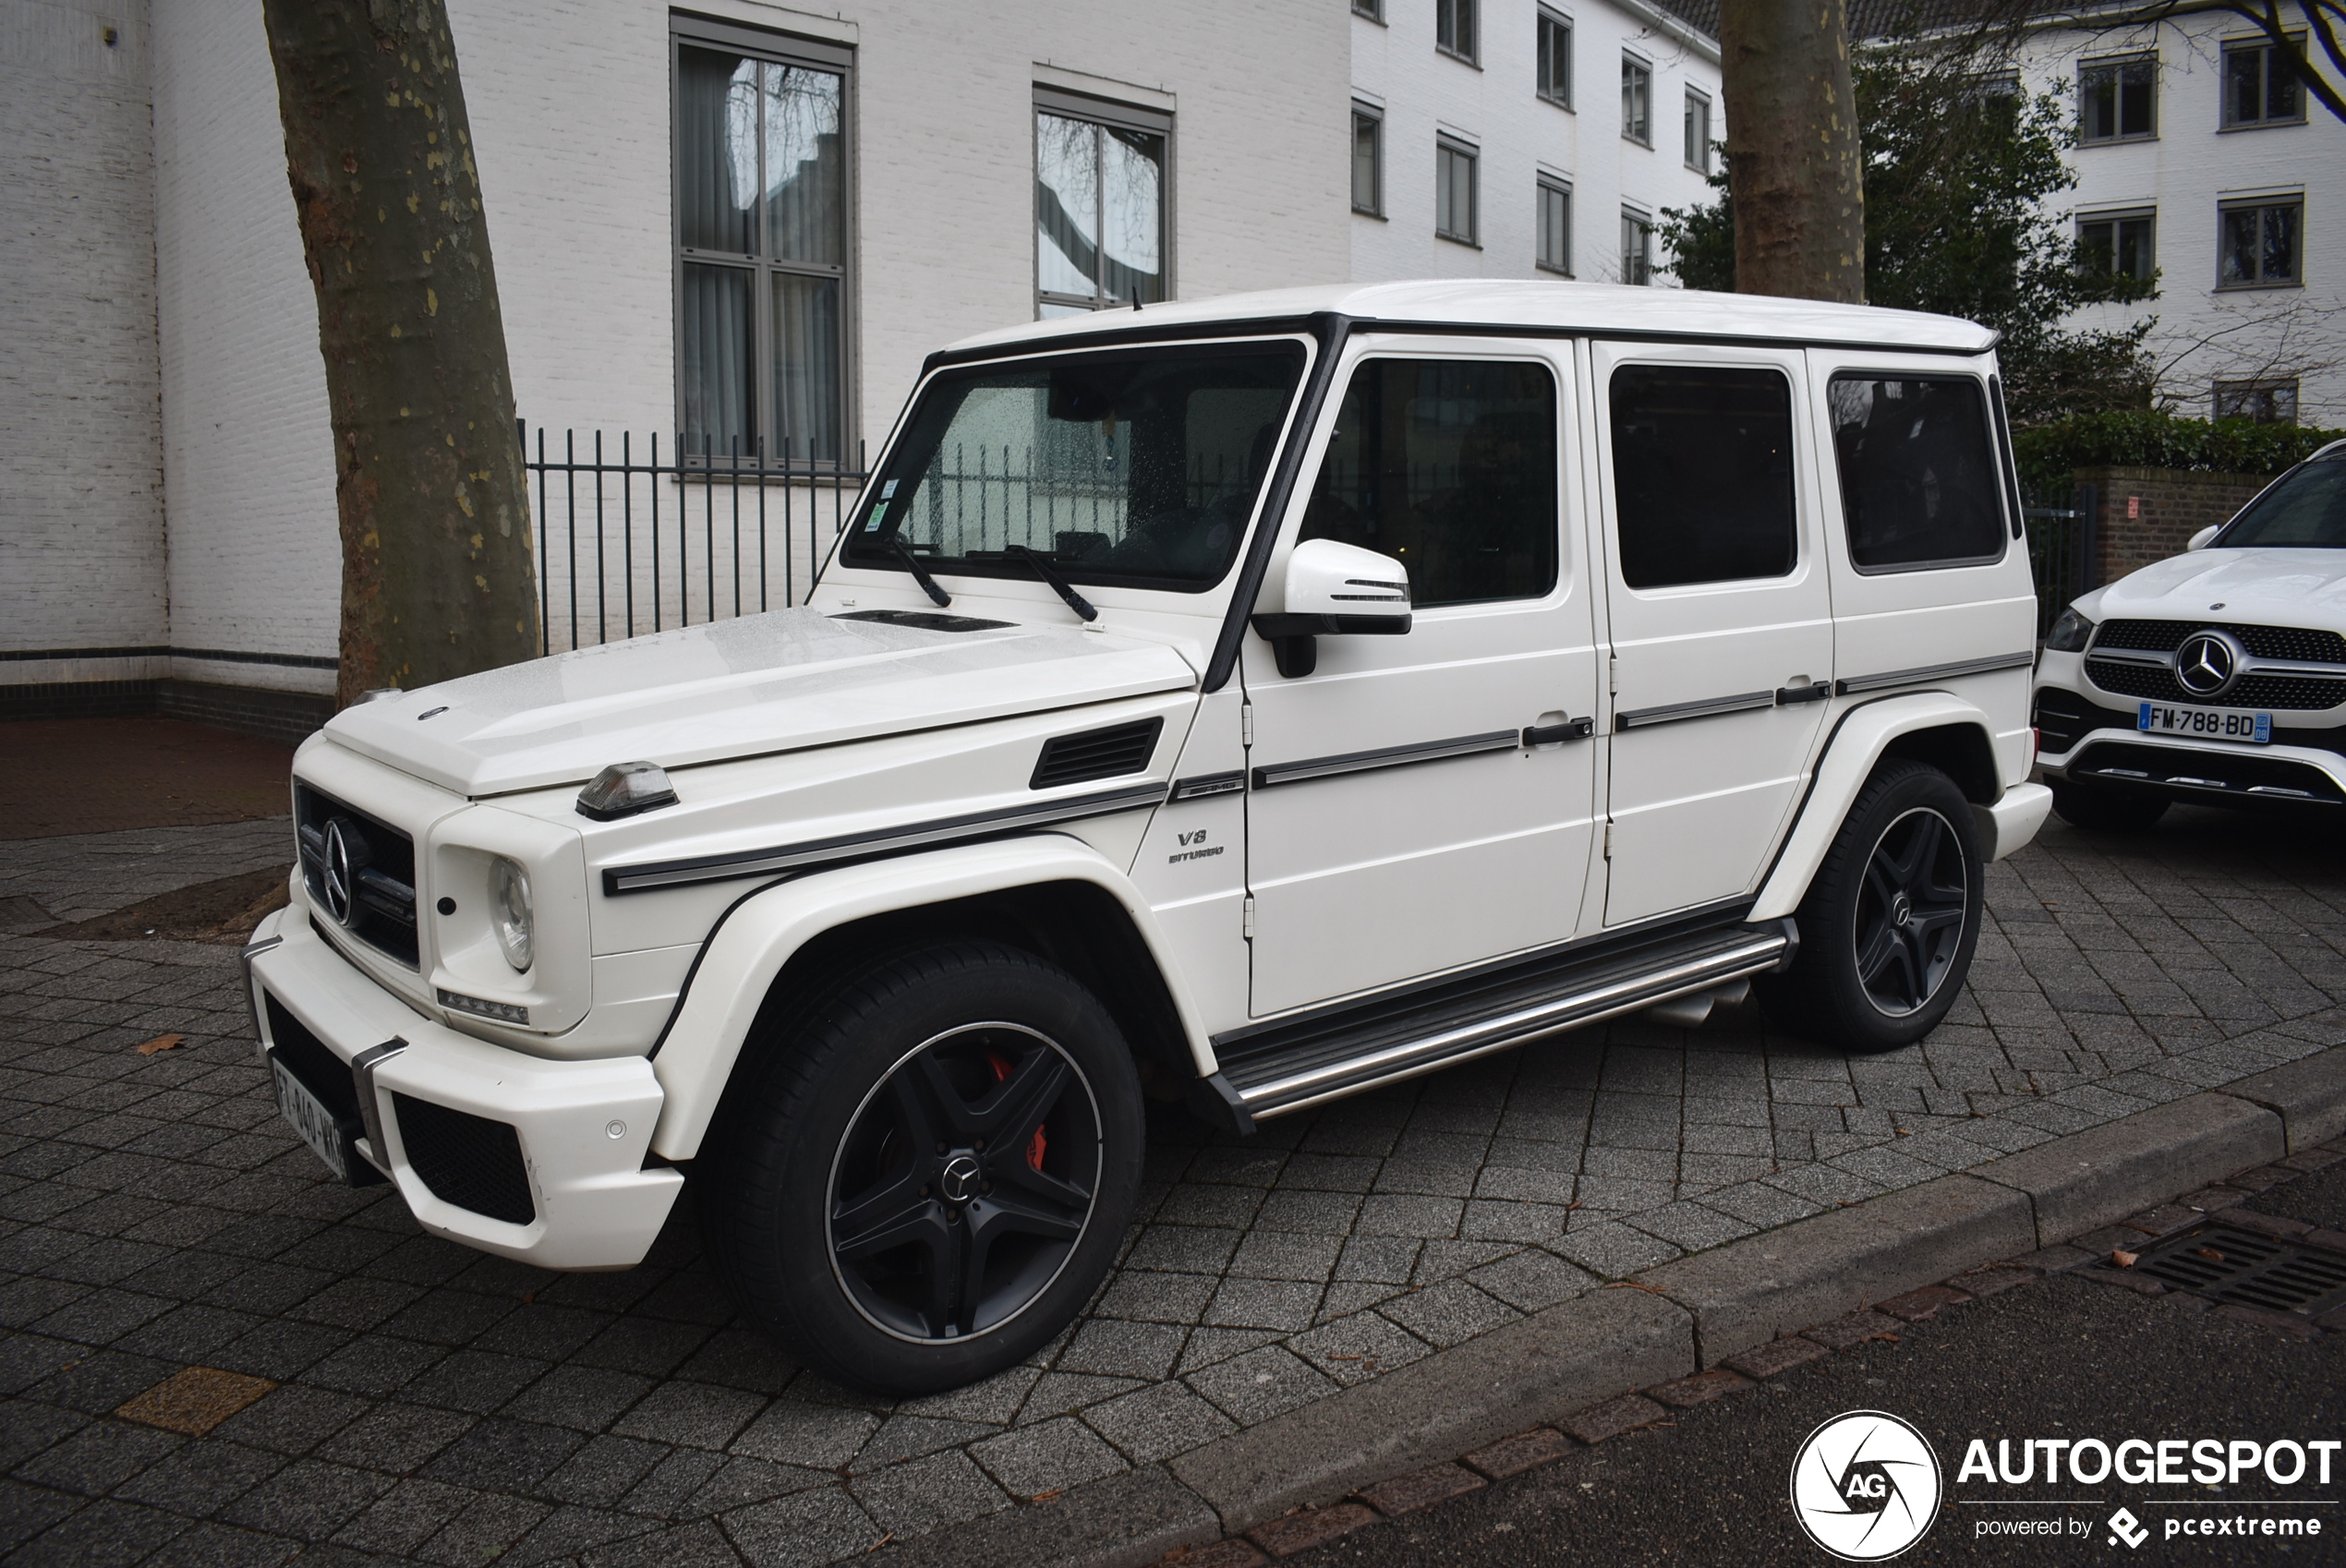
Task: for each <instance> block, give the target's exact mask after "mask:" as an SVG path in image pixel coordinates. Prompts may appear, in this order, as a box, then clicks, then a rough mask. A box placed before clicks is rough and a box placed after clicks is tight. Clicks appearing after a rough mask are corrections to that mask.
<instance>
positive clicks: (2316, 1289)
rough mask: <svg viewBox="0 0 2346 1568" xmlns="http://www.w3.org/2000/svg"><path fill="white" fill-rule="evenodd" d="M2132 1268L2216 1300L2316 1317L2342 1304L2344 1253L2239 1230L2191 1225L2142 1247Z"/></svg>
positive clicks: (2345, 1297) (2345, 1280) (2345, 1273)
mask: <svg viewBox="0 0 2346 1568" xmlns="http://www.w3.org/2000/svg"><path fill="white" fill-rule="evenodd" d="M2134 1271H2135V1272H2137V1273H2145V1274H2148V1275H2150V1276H2151V1278H2153V1279H2156V1280H2161V1281H2164V1282H2165V1283H2166V1284H2168V1285H2174V1286H2176V1287H2177V1288H2178V1289H2182V1290H2191V1291H2196V1292H2198V1293H2199V1294H2200V1295H2202V1296H2208V1297H2214V1298H2215V1299H2217V1300H2219V1301H2233V1302H2238V1303H2239V1304H2240V1305H2242V1306H2243V1307H2263V1308H2266V1309H2268V1310H2271V1311H2275V1312H2297V1313H2302V1314H2304V1316H2306V1317H2309V1318H2311V1317H2318V1316H2320V1315H2321V1314H2322V1313H2324V1312H2327V1311H2328V1310H2329V1309H2331V1308H2333V1307H2340V1306H2346V1253H2338V1252H2326V1251H2323V1250H2321V1249H2319V1248H2312V1247H2306V1246H2303V1245H2301V1244H2299V1243H2297V1242H2294V1241H2285V1240H2283V1239H2281V1238H2280V1237H2279V1236H2264V1235H2260V1234H2259V1233H2257V1232H2255V1231H2253V1230H2240V1229H2237V1228H2235V1227H2233V1226H2231V1225H2226V1224H2196V1225H2194V1226H2192V1227H2191V1228H2190V1229H2189V1230H2186V1231H2184V1232H2183V1233H2182V1234H2181V1235H2179V1236H2167V1237H2165V1238H2163V1239H2161V1240H2159V1241H2158V1242H2156V1243H2154V1244H2152V1245H2151V1246H2150V1247H2148V1248H2145V1249H2144V1251H2143V1254H2142V1257H2141V1258H2140V1259H2139V1260H2137V1261H2136V1262H2135V1264H2134Z"/></svg>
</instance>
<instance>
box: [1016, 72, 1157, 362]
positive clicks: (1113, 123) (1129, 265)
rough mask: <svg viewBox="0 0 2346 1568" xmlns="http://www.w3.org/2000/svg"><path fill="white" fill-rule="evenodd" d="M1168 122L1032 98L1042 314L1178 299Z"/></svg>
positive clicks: (1038, 95)
mask: <svg viewBox="0 0 2346 1568" xmlns="http://www.w3.org/2000/svg"><path fill="white" fill-rule="evenodd" d="M1172 130H1173V122H1172V118H1171V116H1169V115H1155V114H1151V113H1149V112H1148V111H1146V110H1142V109H1131V108H1124V107H1120V106H1111V105H1109V104H1106V103H1099V102H1097V101H1095V100H1089V99H1082V98H1078V97H1076V96H1075V95H1073V94H1071V93H1058V92H1052V91H1049V90H1046V89H1043V88H1037V89H1035V91H1034V313H1035V315H1036V316H1037V317H1038V318H1046V319H1047V318H1049V317H1053V316H1074V315H1080V314H1082V312H1084V311H1086V310H1101V309H1106V308H1107V307H1109V306H1113V305H1131V304H1143V305H1147V304H1154V303H1155V302H1156V301H1158V300H1161V299H1164V298H1166V297H1167V296H1169V295H1170V293H1171V286H1170V285H1171V278H1170V273H1171V268H1170V266H1169V261H1170V257H1169V255H1168V252H1169V251H1170V249H1171V247H1170V245H1169V244H1168V243H1167V238H1168V233H1167V232H1168V230H1169V228H1170V226H1171V225H1170V224H1169V223H1167V211H1166V207H1167V201H1166V197H1167V188H1168V184H1169V182H1168V180H1167V174H1168V172H1169V170H1168V162H1169V159H1170V154H1171V143H1172Z"/></svg>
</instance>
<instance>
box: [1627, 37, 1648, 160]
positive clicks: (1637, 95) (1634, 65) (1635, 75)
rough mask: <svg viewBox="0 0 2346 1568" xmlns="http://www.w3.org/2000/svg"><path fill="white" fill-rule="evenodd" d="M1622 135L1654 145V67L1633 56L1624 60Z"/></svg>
mask: <svg viewBox="0 0 2346 1568" xmlns="http://www.w3.org/2000/svg"><path fill="white" fill-rule="evenodd" d="M1621 134H1622V135H1623V136H1625V137H1627V138H1628V139H1630V140H1631V141H1636V142H1642V143H1643V144H1645V145H1646V146H1648V147H1651V146H1652V145H1653V67H1652V66H1649V65H1647V64H1646V63H1645V62H1644V61H1643V60H1640V59H1639V58H1637V57H1636V56H1635V55H1631V54H1624V55H1623V56H1621Z"/></svg>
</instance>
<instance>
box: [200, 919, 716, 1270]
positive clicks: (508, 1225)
mask: <svg viewBox="0 0 2346 1568" xmlns="http://www.w3.org/2000/svg"><path fill="white" fill-rule="evenodd" d="M253 936H254V941H253V946H252V947H248V949H247V953H248V958H247V959H246V971H247V986H248V993H249V1000H250V1001H251V1003H252V1007H253V1012H254V1016H255V1019H256V1020H257V1023H258V1026H259V1031H260V1039H261V1046H262V1049H263V1051H264V1052H275V1053H276V1054H277V1055H278V1056H279V1058H280V1059H281V1060H283V1061H284V1062H285V1063H286V1064H287V1065H288V1067H289V1068H290V1069H292V1070H294V1071H295V1073H296V1077H299V1078H301V1079H302V1080H304V1082H305V1084H306V1086H307V1087H308V1088H310V1089H311V1090H312V1092H313V1093H315V1094H317V1095H318V1097H319V1098H320V1099H321V1100H326V1101H328V1102H329V1104H330V1105H331V1106H349V1107H355V1108H356V1111H357V1117H358V1119H359V1122H360V1123H361V1124H362V1125H363V1128H364V1135H363V1136H357V1137H354V1138H353V1139H352V1140H351V1147H352V1149H353V1151H354V1152H355V1154H356V1155H357V1157H359V1158H361V1159H363V1160H364V1161H366V1162H367V1163H368V1164H369V1165H371V1166H372V1167H373V1168H374V1169H376V1170H380V1171H381V1172H382V1173H383V1174H384V1175H385V1176H389V1177H390V1178H391V1179H392V1180H393V1182H395V1183H397V1184H398V1187H399V1194H400V1196H401V1197H402V1198H404V1199H405V1200H407V1206H408V1208H409V1209H410V1210H412V1211H413V1212H414V1213H415V1216H416V1219H417V1222H418V1223H419V1224H422V1225H423V1226H424V1228H425V1229H427V1230H430V1231H433V1232H436V1233H438V1234H439V1235H441V1236H447V1237H449V1238H450V1239H452V1240H455V1241H461V1242H463V1243H464V1244H465V1245H466V1246H468V1247H477V1248H480V1249H481V1250H483V1251H486V1252H494V1253H498V1254H500V1255H501V1256H503V1257H507V1258H514V1259H518V1260H521V1261H523V1262H526V1263H534V1264H537V1265H538V1267H540V1268H547V1269H623V1268H629V1267H632V1266H634V1265H635V1264H636V1263H639V1262H641V1261H643V1258H644V1254H645V1253H646V1252H647V1250H649V1249H650V1247H651V1244H652V1241H653V1238H654V1237H656V1236H659V1229H660V1226H661V1225H662V1224H665V1223H666V1221H667V1218H668V1212H669V1211H670V1210H671V1208H672V1207H674V1205H675V1202H676V1195H677V1193H678V1192H679V1191H681V1190H682V1189H683V1184H684V1182H683V1174H682V1173H681V1172H679V1171H677V1170H674V1169H673V1168H670V1167H666V1166H662V1167H658V1168H655V1169H650V1170H647V1169H645V1168H644V1161H645V1158H646V1156H647V1154H648V1153H649V1152H650V1149H651V1136H652V1128H653V1126H654V1124H655V1123H657V1122H658V1121H659V1109H660V1104H661V1101H662V1099H663V1098H664V1096H663V1094H662V1092H661V1091H660V1087H659V1081H658V1080H656V1079H655V1078H654V1077H653V1075H652V1065H651V1063H650V1061H649V1060H647V1058H645V1057H642V1056H615V1057H610V1058H605V1059H602V1060H596V1061H546V1060H541V1059H539V1058H538V1057H535V1056H529V1055H524V1054H522V1053H520V1052H518V1051H510V1050H506V1049H504V1048H502V1047H500V1046H496V1045H490V1044H485V1043H482V1042H480V1041H478V1040H475V1039H473V1038H471V1037H470V1036H468V1035H464V1034H459V1033H457V1032H456V1031H453V1030H452V1029H449V1028H447V1027H446V1026H445V1025H442V1024H439V1023H435V1022H433V1021H431V1020H430V1019H426V1018H423V1017H421V1016H420V1015H418V1014H417V1012H415V1011H414V1010H413V1009H412V1008H410V1007H407V1006H406V1005H405V1003H404V1002H402V1001H400V1000H399V998H397V997H396V996H393V995H391V994H390V993H389V992H386V991H384V990H383V989H382V988H381V986H379V985H377V984H376V983H374V982H373V981H371V980H369V979H368V978H367V977H366V976H365V975H364V974H362V973H361V972H359V971H357V969H355V968H353V967H352V966H351V965H350V964H349V963H348V962H347V961H346V960H345V959H343V958H342V957H341V956H340V955H339V954H337V953H336V952H335V951H334V950H333V948H332V947H328V946H327V945H326V943H325V942H324V941H323V940H321V939H320V937H319V935H318V934H317V933H316V932H315V931H314V930H313V929H311V927H310V924H309V921H308V916H307V914H306V913H305V912H304V911H302V910H301V909H300V908H299V907H298V906H296V907H295V908H293V909H288V910H281V911H278V912H277V913H275V914H273V915H272V916H270V917H269V919H268V920H266V921H264V922H263V923H261V926H260V930H258V931H256V932H255V933H254V934H253ZM280 1035H283V1036H284V1039H283V1040H280V1039H279V1036H280ZM320 1047H322V1050H320ZM386 1047H388V1048H387V1049H386ZM361 1058H363V1060H360V1059H361ZM354 1061H359V1067H358V1070H357V1071H353V1070H352V1064H353V1062H354ZM338 1071H339V1072H346V1073H349V1074H350V1082H349V1083H348V1084H346V1085H345V1083H343V1082H342V1081H341V1080H340V1079H339V1078H338V1077H337V1076H336V1075H337V1072H338ZM320 1091H322V1092H320ZM506 1128H510V1129H511V1130H510V1132H508V1131H506V1130H504V1129H506ZM352 1130H353V1131H354V1132H355V1131H356V1129H355V1128H354V1129H352ZM411 1144H412V1147H411ZM354 1169H357V1170H359V1171H360V1172H361V1173H362V1174H363V1172H364V1169H365V1167H363V1166H354ZM484 1209H486V1210H490V1211H493V1213H492V1212H482V1211H483V1210H484ZM501 1214H502V1216H504V1217H502V1218H501V1217H496V1216H497V1215H501Z"/></svg>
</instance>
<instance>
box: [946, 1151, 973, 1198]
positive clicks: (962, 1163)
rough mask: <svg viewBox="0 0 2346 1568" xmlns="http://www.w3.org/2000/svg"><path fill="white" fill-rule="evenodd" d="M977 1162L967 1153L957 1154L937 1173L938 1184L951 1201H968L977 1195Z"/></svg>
mask: <svg viewBox="0 0 2346 1568" xmlns="http://www.w3.org/2000/svg"><path fill="white" fill-rule="evenodd" d="M978 1174H979V1173H978V1168H977V1162H976V1161H975V1160H974V1159H973V1158H971V1157H970V1156H969V1155H967V1154H956V1155H954V1156H953V1157H952V1158H951V1159H949V1160H948V1161H946V1162H945V1168H944V1169H943V1170H941V1171H939V1172H938V1173H937V1187H938V1188H940V1189H941V1190H942V1191H943V1192H944V1194H945V1200H946V1201H947V1202H949V1203H966V1202H968V1201H969V1200H971V1199H972V1198H974V1197H976V1196H977V1181H978Z"/></svg>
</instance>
